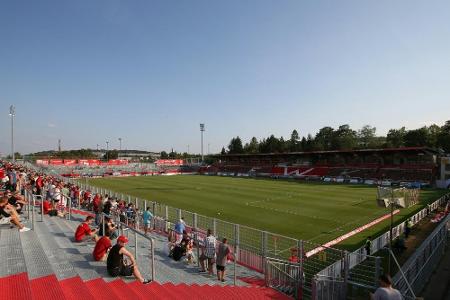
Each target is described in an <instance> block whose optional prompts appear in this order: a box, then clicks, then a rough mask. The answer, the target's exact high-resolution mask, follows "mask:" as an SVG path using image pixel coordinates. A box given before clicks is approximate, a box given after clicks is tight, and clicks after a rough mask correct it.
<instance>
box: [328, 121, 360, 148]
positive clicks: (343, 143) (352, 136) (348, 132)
mask: <svg viewBox="0 0 450 300" xmlns="http://www.w3.org/2000/svg"><path fill="white" fill-rule="evenodd" d="M356 145H357V138H356V131H354V130H352V129H351V128H350V126H349V125H347V124H344V125H341V126H339V128H338V129H337V130H335V132H334V138H333V141H332V150H349V149H354V148H356Z"/></svg>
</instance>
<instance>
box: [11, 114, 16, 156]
mask: <svg viewBox="0 0 450 300" xmlns="http://www.w3.org/2000/svg"><path fill="white" fill-rule="evenodd" d="M9 115H10V116H11V158H12V161H13V162H15V161H16V156H15V154H14V117H15V116H16V108H15V107H14V106H13V105H11V106H10V107H9Z"/></svg>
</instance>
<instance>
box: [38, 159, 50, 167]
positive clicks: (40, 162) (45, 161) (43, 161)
mask: <svg viewBox="0 0 450 300" xmlns="http://www.w3.org/2000/svg"><path fill="white" fill-rule="evenodd" d="M36 164H37V165H44V166H47V165H48V160H46V159H37V160H36Z"/></svg>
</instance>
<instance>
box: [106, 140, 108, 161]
mask: <svg viewBox="0 0 450 300" xmlns="http://www.w3.org/2000/svg"><path fill="white" fill-rule="evenodd" d="M108 151H109V141H106V161H108V160H109V154H108Z"/></svg>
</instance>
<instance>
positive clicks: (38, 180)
mask: <svg viewBox="0 0 450 300" xmlns="http://www.w3.org/2000/svg"><path fill="white" fill-rule="evenodd" d="M36 186H37V187H39V188H42V187H43V186H44V181H43V180H42V177H41V176H39V177H38V178H37V179H36Z"/></svg>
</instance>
